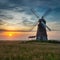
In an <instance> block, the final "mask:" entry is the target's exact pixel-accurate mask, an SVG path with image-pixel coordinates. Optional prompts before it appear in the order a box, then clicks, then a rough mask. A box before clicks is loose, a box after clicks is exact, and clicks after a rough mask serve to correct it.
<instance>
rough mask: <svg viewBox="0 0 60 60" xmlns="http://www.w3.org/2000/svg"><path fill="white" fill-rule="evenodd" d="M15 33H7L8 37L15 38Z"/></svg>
mask: <svg viewBox="0 0 60 60" xmlns="http://www.w3.org/2000/svg"><path fill="white" fill-rule="evenodd" d="M14 34H15V33H14V32H6V35H7V36H8V37H13V36H14Z"/></svg>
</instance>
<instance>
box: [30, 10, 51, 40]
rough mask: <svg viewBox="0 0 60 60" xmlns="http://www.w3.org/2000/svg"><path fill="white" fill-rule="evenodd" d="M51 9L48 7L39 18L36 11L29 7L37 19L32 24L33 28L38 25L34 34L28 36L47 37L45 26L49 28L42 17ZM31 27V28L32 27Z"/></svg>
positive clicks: (38, 38) (40, 38) (42, 38)
mask: <svg viewBox="0 0 60 60" xmlns="http://www.w3.org/2000/svg"><path fill="white" fill-rule="evenodd" d="M50 11H51V9H48V10H47V11H46V12H45V13H44V15H43V16H42V17H41V18H40V17H39V16H38V15H37V14H36V11H35V10H34V9H31V12H32V13H33V14H34V15H35V16H36V18H38V21H37V22H36V23H35V24H34V25H33V28H34V27H35V26H36V25H38V28H37V33H36V36H29V38H35V37H36V40H48V38H47V31H46V28H47V29H48V30H49V31H51V29H50V28H49V27H48V26H47V25H46V21H45V19H44V17H45V16H47V15H48V14H49V12H50ZM33 28H32V29H33Z"/></svg>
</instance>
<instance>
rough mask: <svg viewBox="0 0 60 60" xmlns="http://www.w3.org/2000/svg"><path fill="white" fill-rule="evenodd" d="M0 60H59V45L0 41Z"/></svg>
mask: <svg viewBox="0 0 60 60" xmlns="http://www.w3.org/2000/svg"><path fill="white" fill-rule="evenodd" d="M0 60H60V44H55V43H48V42H37V41H29V42H24V41H23V42H20V41H0Z"/></svg>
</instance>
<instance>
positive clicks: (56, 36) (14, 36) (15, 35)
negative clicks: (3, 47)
mask: <svg viewBox="0 0 60 60" xmlns="http://www.w3.org/2000/svg"><path fill="white" fill-rule="evenodd" d="M47 34H48V39H49V40H50V39H53V40H60V31H51V32H48V33H47ZM34 35H36V32H1V33H0V40H30V39H29V38H28V36H34Z"/></svg>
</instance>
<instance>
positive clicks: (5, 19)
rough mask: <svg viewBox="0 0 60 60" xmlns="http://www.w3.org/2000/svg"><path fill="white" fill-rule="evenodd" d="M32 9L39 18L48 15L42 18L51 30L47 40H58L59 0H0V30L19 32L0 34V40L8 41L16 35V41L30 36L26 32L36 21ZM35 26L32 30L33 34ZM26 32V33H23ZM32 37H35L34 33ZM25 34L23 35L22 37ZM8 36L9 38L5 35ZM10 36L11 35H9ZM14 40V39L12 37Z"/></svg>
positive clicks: (59, 36)
mask: <svg viewBox="0 0 60 60" xmlns="http://www.w3.org/2000/svg"><path fill="white" fill-rule="evenodd" d="M32 8H33V9H34V10H35V11H36V12H35V13H36V14H37V15H38V16H39V17H40V18H41V17H42V16H43V15H44V13H45V12H46V11H47V10H49V13H48V14H46V16H45V17H44V18H45V20H46V22H47V26H49V27H50V28H51V30H52V31H51V32H49V31H48V36H49V39H50V38H51V39H58V40H59V39H60V0H0V30H1V29H7V30H20V32H19V33H18V32H15V33H6V32H0V39H1V40H2V39H10V38H11V36H12V35H14V34H16V35H17V36H15V37H16V39H20V37H21V39H22V38H24V37H27V36H29V35H31V34H32V32H31V33H30V32H27V31H29V30H31V29H32V27H33V26H34V24H36V22H37V21H38V19H37V18H36V16H35V15H34V14H33V13H32V12H31V9H32ZM36 30H37V26H36V27H35V28H34V29H33V31H34V32H35V31H36ZM23 31H26V32H23ZM34 32H33V34H32V35H36V32H35V33H34ZM24 33H25V35H24ZM6 34H7V35H10V38H8V37H7V35H6ZM11 34H12V35H11ZM13 38H14V37H13Z"/></svg>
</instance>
